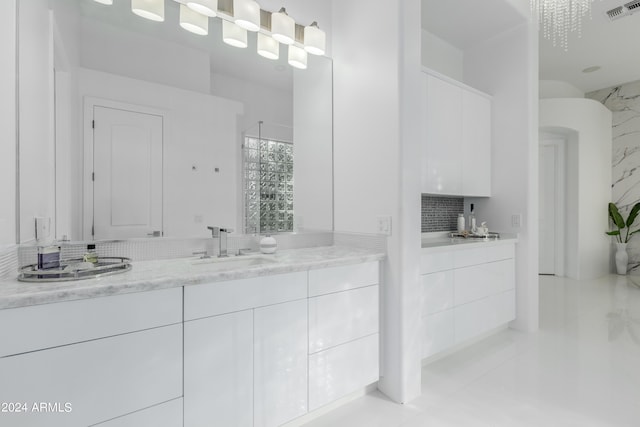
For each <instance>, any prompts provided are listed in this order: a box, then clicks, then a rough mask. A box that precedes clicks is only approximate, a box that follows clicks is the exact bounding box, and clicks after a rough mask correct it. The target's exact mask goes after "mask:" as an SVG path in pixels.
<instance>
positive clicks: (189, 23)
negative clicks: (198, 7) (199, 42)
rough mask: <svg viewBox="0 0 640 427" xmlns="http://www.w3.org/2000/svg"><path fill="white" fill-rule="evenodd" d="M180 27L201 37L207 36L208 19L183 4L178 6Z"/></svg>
mask: <svg viewBox="0 0 640 427" xmlns="http://www.w3.org/2000/svg"><path fill="white" fill-rule="evenodd" d="M180 26H181V27H182V28H184V29H185V30H187V31H190V32H192V33H194V34H198V35H201V36H206V35H207V34H209V18H208V17H206V16H205V15H203V14H201V13H198V12H196V11H195V10H193V9H191V8H190V7H188V6H186V5H184V4H180Z"/></svg>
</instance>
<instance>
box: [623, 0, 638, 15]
mask: <svg viewBox="0 0 640 427" xmlns="http://www.w3.org/2000/svg"><path fill="white" fill-rule="evenodd" d="M624 7H626V8H627V9H629V10H630V11H631V12H632V13H633V12H635V9H637V8H639V7H640V0H638V1H630V2H629V3H627V4H625V5H624Z"/></svg>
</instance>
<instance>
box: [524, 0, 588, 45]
mask: <svg viewBox="0 0 640 427" xmlns="http://www.w3.org/2000/svg"><path fill="white" fill-rule="evenodd" d="M529 3H530V6H531V12H532V13H535V14H536V15H537V16H538V25H539V27H541V28H542V34H543V35H544V38H546V39H548V40H551V41H552V42H553V45H554V46H557V45H558V44H559V45H560V46H561V47H562V48H564V50H565V51H566V50H568V47H569V43H568V36H569V33H572V32H577V33H578V37H580V36H581V35H582V18H583V17H584V16H585V15H589V17H591V3H593V0H529Z"/></svg>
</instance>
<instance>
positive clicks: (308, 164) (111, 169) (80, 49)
mask: <svg viewBox="0 0 640 427" xmlns="http://www.w3.org/2000/svg"><path fill="white" fill-rule="evenodd" d="M27 3H41V6H40V7H44V8H47V7H50V8H51V9H52V17H53V18H52V21H51V22H52V28H51V34H52V36H51V38H52V41H51V43H52V44H53V51H54V55H53V65H54V68H55V72H54V75H53V76H50V77H49V80H50V81H51V87H52V88H55V97H54V96H53V89H51V91H50V92H51V97H50V99H51V103H52V104H53V102H54V100H55V119H52V121H53V124H54V125H53V124H52V126H51V127H50V128H48V129H46V130H45V132H44V133H43V134H44V135H45V136H47V134H46V132H47V131H49V132H51V133H52V134H55V172H53V171H51V170H50V169H51V168H53V167H54V166H53V165H51V167H50V168H49V170H47V168H44V169H43V166H46V165H45V163H46V161H42V162H40V164H38V163H37V162H34V160H38V159H37V157H36V158H31V157H29V158H22V157H21V164H22V162H24V163H25V165H24V170H25V171H28V173H29V174H32V175H33V176H30V177H29V179H28V182H30V183H33V182H38V181H39V180H38V176H39V175H41V176H42V175H43V173H44V176H43V177H47V176H51V175H52V174H53V175H54V176H55V180H50V181H53V182H55V192H49V194H55V201H54V202H51V203H50V205H51V206H55V212H53V211H51V212H46V209H38V208H30V207H29V206H30V205H33V204H34V203H37V200H36V201H34V198H33V197H32V196H33V194H32V192H31V191H29V190H33V187H35V185H30V184H29V183H27V184H25V185H24V186H21V207H22V206H24V207H25V209H23V215H24V216H23V218H22V223H23V230H22V233H21V239H22V240H23V241H28V240H30V237H32V236H31V235H30V229H32V228H33V225H32V224H33V216H51V217H52V218H54V221H53V224H55V230H54V231H53V234H54V235H55V237H56V238H58V239H63V238H67V239H71V240H90V239H114V238H117V239H122V238H133V237H147V236H157V235H161V236H169V237H206V236H208V235H209V232H208V230H207V229H206V227H207V226H208V225H214V226H222V227H228V228H233V229H235V230H238V231H241V230H243V229H244V225H245V219H246V217H245V214H246V209H245V201H246V200H247V197H246V193H245V192H244V191H243V189H244V188H243V183H246V181H245V177H246V171H245V168H244V166H243V151H242V146H243V144H244V140H245V138H248V137H253V138H256V137H258V136H259V135H257V132H256V131H255V130H256V129H257V124H258V122H260V121H262V122H263V123H264V126H265V128H267V129H268V128H271V129H275V131H274V132H275V134H267V136H268V137H269V138H271V139H272V140H274V141H283V142H293V150H292V152H293V163H294V164H295V165H296V166H295V168H294V172H293V176H292V178H293V181H295V186H293V188H295V190H293V191H292V192H291V196H292V198H293V205H294V206H295V210H293V211H291V209H289V208H290V206H291V205H284V207H285V208H286V209H284V210H283V211H282V212H281V211H278V214H277V215H276V217H278V218H280V213H282V214H283V215H284V216H283V218H284V220H285V223H284V225H283V226H282V227H280V226H277V227H275V228H277V230H279V231H284V230H302V229H313V230H331V229H332V227H333V224H332V210H333V209H332V172H331V171H332V154H331V150H332V149H331V146H332V141H331V138H332V131H331V126H332V123H331V114H332V113H331V103H332V102H331V92H332V90H331V84H332V83H331V80H332V75H331V68H332V65H331V61H330V59H328V58H326V57H316V56H309V64H308V69H307V70H295V71H294V70H293V69H292V68H291V67H290V66H289V65H288V64H287V61H286V56H287V55H286V50H285V49H284V48H282V47H281V51H280V59H279V60H277V61H271V60H268V59H265V58H263V57H261V56H259V55H257V53H256V35H255V34H249V46H248V48H247V49H237V48H233V47H230V46H228V45H226V44H224V43H223V42H222V41H221V38H222V37H221V31H222V29H221V24H220V21H219V20H218V19H210V20H209V35H208V36H197V35H194V34H192V33H189V32H187V31H185V30H183V29H182V28H180V27H179V25H178V19H179V6H180V5H179V4H178V3H176V2H174V1H167V2H166V6H165V14H166V17H165V22H160V23H158V22H151V21H148V20H144V19H141V18H139V17H137V16H135V15H133V14H132V13H131V11H130V10H129V9H128V7H127V6H128V4H127V2H114V4H113V5H112V6H104V5H101V4H99V3H97V2H94V1H78V0H56V1H55V2H27ZM42 5H44V6H42ZM33 9H34V10H31V11H26V12H25V14H24V16H23V17H21V25H22V24H23V21H25V20H28V19H29V17H30V16H32V17H37V16H40V17H42V16H43V15H40V13H41V12H42V11H41V10H35V9H37V7H35V6H34V7H33ZM21 12H22V11H21ZM45 15H46V14H45ZM40 23H41V22H40ZM25 25H26V26H25V27H24V28H21V30H20V31H21V36H23V37H26V38H27V39H28V38H29V37H34V38H35V36H34V35H33V34H32V30H33V27H34V24H29V23H26V24H25ZM29 27H31V28H30V29H31V31H29ZM44 33H45V34H41V35H40V36H38V38H37V39H35V40H34V42H35V43H26V42H25V43H23V44H21V46H20V50H21V54H23V53H24V55H25V57H26V58H29V57H34V58H35V57H38V58H40V57H41V56H40V55H39V54H40V53H45V50H46V48H47V43H44V42H46V41H47V40H46V36H47V34H46V33H47V32H46V31H45V32H44ZM34 46H35V47H39V48H41V49H43V51H41V52H37V51H33V50H34ZM36 50H37V49H36ZM23 51H24V52H23ZM43 56H44V58H47V57H48V56H47V55H46V54H45V55H43ZM41 62H42V61H41ZM44 62H45V64H39V66H40V65H42V66H43V67H44V71H42V70H40V75H41V76H42V75H44V76H47V71H46V69H47V67H46V61H44ZM23 69H24V68H21V77H22V76H23V71H22V70H23ZM25 79H26V80H25V82H29V81H30V78H29V76H25ZM45 81H48V80H46V79H45ZM25 84H27V83H25ZM42 93H48V92H47V88H41V90H40V92H39V96H40V98H41V95H42ZM27 95H28V96H27V97H26V98H25V96H23V94H22V93H21V98H20V102H21V109H22V108H23V106H24V107H25V108H26V107H29V108H34V104H36V103H37V102H36V101H38V100H39V101H42V100H41V99H39V98H38V97H37V96H36V94H33V95H29V94H27ZM44 105H45V107H46V103H44ZM52 129H53V130H52ZM282 130H284V133H285V135H284V136H282V135H281V134H280V132H281V131H282ZM41 133H42V132H41ZM40 136H42V135H40ZM37 139H38V138H35V137H33V138H30V140H32V141H34V142H33V145H34V146H33V148H32V150H33V151H38V150H39V149H40V148H41V147H40V148H39V147H38V146H37V144H38V143H37V142H35V141H36V140H37ZM45 139H46V138H45ZM51 139H53V138H51ZM257 142H258V141H257ZM20 143H21V145H22V143H23V141H22V139H21V141H20ZM45 143H46V141H44V142H40V144H45ZM31 144H32V143H31V142H25V146H29V145H31ZM267 145H268V144H267ZM41 169H42V170H46V172H42V171H41ZM298 171H301V172H298ZM302 171H303V172H302ZM286 173H287V172H285V178H287V176H286ZM267 178H269V176H267ZM45 179H46V178H45ZM40 182H42V180H40ZM47 182H49V181H47ZM278 185H279V184H278ZM285 189H286V184H285ZM286 197H287V196H286V195H285V198H286ZM275 198H276V199H278V197H277V196H276V197H275ZM289 199H291V197H289ZM261 207H262V208H267V207H272V206H271V205H269V206H267V205H261V204H260V203H258V209H259V210H260V208H261ZM279 207H280V205H278V208H279ZM38 212H39V213H38ZM257 216H258V218H259V217H261V216H265V215H264V212H262V211H259V213H257ZM272 217H273V216H272V215H270V214H269V215H266V216H265V218H267V219H268V218H272ZM265 227H269V228H272V227H271V226H270V225H268V224H265V226H264V227H262V228H263V229H251V230H250V231H251V232H259V231H266V230H265ZM258 228H260V227H258ZM268 231H269V232H273V231H275V229H273V228H272V229H269V230H268Z"/></svg>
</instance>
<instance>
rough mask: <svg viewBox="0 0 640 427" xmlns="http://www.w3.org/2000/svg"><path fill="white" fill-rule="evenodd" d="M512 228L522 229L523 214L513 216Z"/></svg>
mask: <svg viewBox="0 0 640 427" xmlns="http://www.w3.org/2000/svg"><path fill="white" fill-rule="evenodd" d="M511 227H512V228H520V227H522V214H513V215H511Z"/></svg>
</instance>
